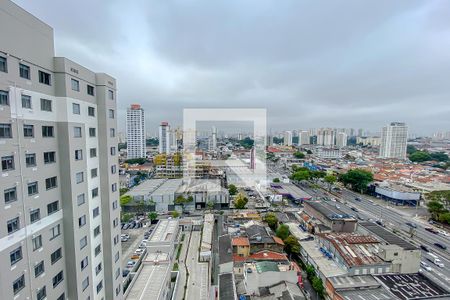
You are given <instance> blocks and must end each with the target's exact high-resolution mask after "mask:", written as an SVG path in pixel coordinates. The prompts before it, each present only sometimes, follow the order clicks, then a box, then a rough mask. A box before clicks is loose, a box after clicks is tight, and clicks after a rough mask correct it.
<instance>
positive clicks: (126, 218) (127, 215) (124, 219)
mask: <svg viewBox="0 0 450 300" xmlns="http://www.w3.org/2000/svg"><path fill="white" fill-rule="evenodd" d="M131 218H133V215H132V214H130V213H123V214H122V218H121V219H122V222H124V223H128V222H129V221H130V220H131Z"/></svg>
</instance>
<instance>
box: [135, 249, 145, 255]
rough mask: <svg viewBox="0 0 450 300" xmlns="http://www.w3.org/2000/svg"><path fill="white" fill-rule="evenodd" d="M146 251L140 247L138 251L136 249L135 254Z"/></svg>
mask: <svg viewBox="0 0 450 300" xmlns="http://www.w3.org/2000/svg"><path fill="white" fill-rule="evenodd" d="M143 252H144V249H141V248H138V249H136V251H134V253H135V254H142V253H143Z"/></svg>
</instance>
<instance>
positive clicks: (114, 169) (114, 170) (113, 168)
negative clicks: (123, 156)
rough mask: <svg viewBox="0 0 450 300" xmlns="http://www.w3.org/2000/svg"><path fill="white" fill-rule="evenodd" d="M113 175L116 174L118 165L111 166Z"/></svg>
mask: <svg viewBox="0 0 450 300" xmlns="http://www.w3.org/2000/svg"><path fill="white" fill-rule="evenodd" d="M111 174H116V165H112V166H111Z"/></svg>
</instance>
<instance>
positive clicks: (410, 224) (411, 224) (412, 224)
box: [405, 222, 417, 228]
mask: <svg viewBox="0 0 450 300" xmlns="http://www.w3.org/2000/svg"><path fill="white" fill-rule="evenodd" d="M405 224H406V225H408V226H409V227H412V228H417V225H416V224H415V223H411V222H406V223H405Z"/></svg>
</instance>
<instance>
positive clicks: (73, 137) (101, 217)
mask: <svg viewBox="0 0 450 300" xmlns="http://www.w3.org/2000/svg"><path fill="white" fill-rule="evenodd" d="M0 28H2V29H1V30H0V40H1V43H0V95H1V97H0V99H1V102H0V157H1V160H2V168H1V170H0V173H1V174H0V177H1V180H0V194H1V196H0V197H1V198H2V200H3V201H2V202H1V205H2V206H3V208H2V209H0V266H1V268H2V270H3V272H2V273H1V274H0V288H1V295H2V296H1V298H2V299H44V298H46V299H58V300H62V299H122V275H121V274H122V271H121V268H120V264H121V262H122V260H121V247H120V239H119V235H120V226H119V225H120V221H119V218H120V207H119V204H118V200H119V191H118V185H119V184H118V182H119V178H118V172H117V171H118V159H117V142H118V141H117V119H116V117H117V114H116V107H117V99H116V81H115V79H114V78H112V77H111V76H109V75H107V74H104V73H94V72H92V71H90V70H88V69H87V68H85V67H83V66H81V65H79V64H77V63H75V62H73V61H70V60H69V59H67V58H64V57H55V52H54V41H53V29H52V28H51V27H50V26H48V25H47V24H45V23H43V22H42V21H40V20H39V19H37V18H36V17H34V16H33V15H31V14H29V13H28V12H26V11H25V10H23V9H22V8H20V7H19V6H17V5H16V4H14V3H13V2H11V1H8V0H5V1H1V2H0Z"/></svg>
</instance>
